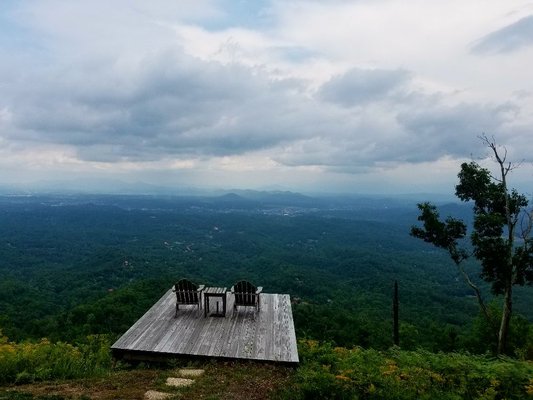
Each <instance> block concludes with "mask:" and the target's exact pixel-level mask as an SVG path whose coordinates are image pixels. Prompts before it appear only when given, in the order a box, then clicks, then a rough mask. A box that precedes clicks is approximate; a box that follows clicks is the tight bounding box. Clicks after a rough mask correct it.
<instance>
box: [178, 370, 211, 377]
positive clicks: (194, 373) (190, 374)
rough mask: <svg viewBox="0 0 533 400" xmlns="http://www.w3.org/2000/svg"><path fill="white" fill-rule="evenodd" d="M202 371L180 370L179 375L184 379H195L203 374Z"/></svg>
mask: <svg viewBox="0 0 533 400" xmlns="http://www.w3.org/2000/svg"><path fill="white" fill-rule="evenodd" d="M204 372H205V371H204V370H203V369H180V370H179V374H180V376H182V377H184V378H197V377H199V376H201V375H203V374H204Z"/></svg>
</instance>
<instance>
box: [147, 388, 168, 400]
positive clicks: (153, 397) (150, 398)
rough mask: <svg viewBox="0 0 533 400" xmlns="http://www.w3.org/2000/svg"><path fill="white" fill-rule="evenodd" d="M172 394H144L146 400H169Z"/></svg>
mask: <svg viewBox="0 0 533 400" xmlns="http://www.w3.org/2000/svg"><path fill="white" fill-rule="evenodd" d="M170 396H172V394H170V393H164V392H158V391H157V390H149V391H147V392H146V393H145V394H144V398H145V399H146V400H165V399H168V398H169V397H170Z"/></svg>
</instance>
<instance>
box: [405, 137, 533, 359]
mask: <svg viewBox="0 0 533 400" xmlns="http://www.w3.org/2000/svg"><path fill="white" fill-rule="evenodd" d="M481 140H482V141H483V142H484V144H486V145H487V146H488V148H489V149H490V150H491V152H492V154H493V156H494V160H495V162H496V164H497V166H498V172H497V175H495V176H494V175H492V174H491V173H490V171H489V170H488V169H485V168H482V167H481V166H479V165H478V164H477V163H476V162H470V163H463V164H462V165H461V171H460V172H459V174H458V177H459V184H458V185H457V186H456V187H455V194H456V196H457V197H458V198H459V199H460V200H461V201H465V202H473V213H474V224H473V230H472V233H471V235H470V240H471V243H472V249H473V255H474V256H475V257H476V258H477V259H478V260H479V261H480V263H481V277H482V278H483V279H484V280H485V281H486V282H489V283H490V284H491V289H492V292H493V293H494V294H495V295H502V296H503V309H502V313H501V319H500V322H499V327H497V334H496V333H495V335H496V336H497V353H498V354H502V353H503V352H504V351H505V348H506V343H507V337H508V333H509V323H510V319H511V315H512V306H513V286H514V285H524V284H525V283H532V282H533V238H532V237H531V229H532V216H533V213H532V212H531V210H530V209H528V200H527V199H526V197H525V196H524V195H522V194H519V193H518V192H517V191H516V190H515V189H511V190H509V188H508V183H507V176H508V174H509V172H510V171H512V170H513V168H514V167H515V166H514V164H512V163H511V162H508V161H507V160H506V158H507V151H506V149H505V148H503V154H502V150H501V148H500V147H498V146H497V145H496V143H495V141H494V139H492V140H490V139H488V138H487V136H485V135H483V136H481ZM418 208H419V209H420V211H421V214H420V216H419V217H418V220H419V221H421V222H423V227H412V228H411V234H412V235H413V236H415V237H417V238H420V239H423V240H424V241H426V242H429V243H432V244H433V245H435V246H437V247H440V248H443V249H446V250H447V251H448V253H449V254H450V257H451V258H452V260H453V261H454V263H455V264H456V266H457V267H458V268H459V271H460V272H461V275H462V276H463V278H464V279H465V281H466V282H467V284H468V285H469V286H470V287H471V288H472V289H473V290H474V292H475V294H476V297H477V299H478V302H479V305H480V308H481V311H482V312H483V315H484V316H485V317H486V318H487V320H488V321H489V323H491V324H493V323H494V320H493V317H492V314H493V313H492V314H491V313H490V311H489V309H488V308H487V306H486V305H485V303H484V301H483V298H482V296H481V292H480V290H479V288H478V287H477V286H476V285H475V284H474V283H473V282H472V280H471V279H470V277H469V276H468V274H467V273H466V272H465V270H464V269H463V268H462V265H461V264H462V262H463V261H464V260H465V259H466V258H468V256H469V255H470V254H469V252H468V251H467V250H466V249H465V248H464V247H461V246H460V240H461V239H463V238H464V237H465V236H466V233H467V226H466V224H465V223H464V222H463V221H461V220H458V219H455V218H452V217H448V218H446V219H445V220H444V221H441V220H440V217H439V213H438V211H437V208H436V207H435V206H434V205H432V204H430V203H423V204H419V205H418Z"/></svg>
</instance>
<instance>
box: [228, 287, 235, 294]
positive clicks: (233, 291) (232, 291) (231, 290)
mask: <svg viewBox="0 0 533 400" xmlns="http://www.w3.org/2000/svg"><path fill="white" fill-rule="evenodd" d="M229 291H230V292H231V293H233V294H235V287H234V286H232V287H231V289H230V290H229Z"/></svg>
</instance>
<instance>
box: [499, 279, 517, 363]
mask: <svg viewBox="0 0 533 400" xmlns="http://www.w3.org/2000/svg"><path fill="white" fill-rule="evenodd" d="M512 310H513V285H512V283H511V282H509V283H508V284H507V285H506V288H505V295H504V298H503V310H502V320H501V324H500V330H499V332H498V348H497V350H496V352H497V354H498V355H501V354H504V353H505V347H506V344H507V335H508V333H509V323H510V322H511V313H512Z"/></svg>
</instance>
